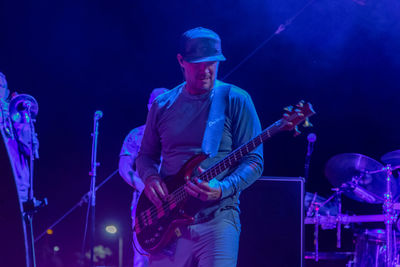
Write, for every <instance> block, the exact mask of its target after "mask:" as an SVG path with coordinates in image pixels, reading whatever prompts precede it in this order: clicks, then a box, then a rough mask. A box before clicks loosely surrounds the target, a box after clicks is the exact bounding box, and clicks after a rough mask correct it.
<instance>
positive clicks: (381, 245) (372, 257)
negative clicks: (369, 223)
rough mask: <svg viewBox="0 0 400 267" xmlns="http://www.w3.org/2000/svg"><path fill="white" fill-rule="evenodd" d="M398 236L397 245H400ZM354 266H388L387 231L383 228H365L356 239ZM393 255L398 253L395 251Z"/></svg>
mask: <svg viewBox="0 0 400 267" xmlns="http://www.w3.org/2000/svg"><path fill="white" fill-rule="evenodd" d="M398 241H399V237H398V236H397V237H396V246H397V247H398V246H399V242H398ZM356 242H357V243H356V253H355V258H354V265H353V266H354V267H386V266H387V264H386V231H385V230H382V229H370V230H368V229H367V230H365V231H364V232H363V233H362V234H360V235H359V236H358V237H357V239H356ZM393 257H394V258H395V257H396V253H394V252H393Z"/></svg>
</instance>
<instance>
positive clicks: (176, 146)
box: [136, 81, 263, 217]
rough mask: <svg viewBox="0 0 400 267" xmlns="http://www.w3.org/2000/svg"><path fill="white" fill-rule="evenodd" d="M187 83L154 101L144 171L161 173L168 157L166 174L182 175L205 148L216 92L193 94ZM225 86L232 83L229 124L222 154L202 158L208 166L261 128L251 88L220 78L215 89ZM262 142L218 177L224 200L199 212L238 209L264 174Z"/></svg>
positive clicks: (142, 155) (142, 156) (141, 161)
mask: <svg viewBox="0 0 400 267" xmlns="http://www.w3.org/2000/svg"><path fill="white" fill-rule="evenodd" d="M184 86H185V83H183V84H181V85H178V86H177V87H176V88H174V89H173V90H170V91H169V92H167V93H165V94H163V95H161V96H159V97H158V98H156V100H155V101H154V103H153V105H152V107H151V109H150V112H149V114H148V117H147V121H146V125H147V126H146V129H145V132H144V137H143V140H142V145H141V148H140V151H139V155H138V157H137V159H136V167H137V171H138V172H139V176H140V177H141V178H142V179H143V180H144V181H145V180H146V178H147V177H149V176H151V175H157V174H158V166H159V164H160V160H159V159H160V156H161V157H162V158H163V161H162V164H161V167H160V173H159V175H160V176H161V177H166V176H170V175H174V174H176V173H177V172H178V171H179V170H180V168H181V167H182V166H183V165H184V163H185V162H187V161H188V160H189V159H190V158H191V157H193V156H194V155H196V154H199V153H201V152H202V150H201V146H202V141H203V135H204V131H205V126H206V123H207V119H208V113H209V110H210V106H211V96H212V91H210V92H208V93H205V94H201V95H190V94H189V93H188V92H187V91H186V90H185V89H184ZM219 86H230V87H231V88H230V91H229V97H228V103H227V105H226V109H225V116H226V118H225V123H224V129H223V133H222V138H221V142H220V146H219V150H218V154H217V155H216V156H215V157H213V158H208V159H206V160H205V161H203V162H202V163H201V167H202V168H203V169H207V168H209V167H211V166H213V165H214V164H215V163H217V162H218V161H220V160H221V159H223V158H225V157H226V156H227V155H228V154H229V153H230V152H232V151H233V150H234V149H236V148H237V147H239V146H241V145H242V144H244V143H246V142H247V141H249V140H250V139H252V138H253V137H255V136H257V135H258V134H260V133H261V126H260V121H259V119H258V116H257V113H256V110H255V107H254V104H253V102H252V100H251V98H250V96H249V94H248V93H247V92H245V91H244V90H242V89H240V88H238V87H236V86H234V85H228V84H226V83H222V82H220V81H216V84H215V87H214V88H213V90H218V87H219ZM262 170H263V153H262V146H259V147H258V148H256V149H255V150H254V151H252V152H250V153H249V154H247V155H246V156H245V157H243V159H242V161H241V162H240V164H239V165H238V166H236V167H235V168H231V169H229V170H227V171H226V172H224V173H223V174H221V175H219V176H218V177H217V179H218V180H220V185H221V189H222V197H221V200H220V201H218V202H216V203H212V205H210V206H209V207H208V208H206V209H204V210H203V211H201V212H200V213H199V214H198V216H197V217H204V216H208V215H210V214H211V213H213V212H214V211H215V210H216V209H218V208H222V207H226V206H231V207H234V208H238V197H239V194H240V192H241V191H242V190H244V189H245V188H246V187H248V186H249V185H251V184H252V183H253V182H254V181H255V180H256V179H257V178H258V177H259V176H260V175H261V173H262Z"/></svg>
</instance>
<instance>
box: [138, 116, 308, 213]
mask: <svg viewBox="0 0 400 267" xmlns="http://www.w3.org/2000/svg"><path fill="white" fill-rule="evenodd" d="M297 114H298V112H296V111H294V114H291V115H289V116H288V117H287V118H286V120H287V121H291V120H293V119H292V116H293V115H296V116H297ZM303 116H304V115H303ZM306 117H308V115H307V116H304V117H303V119H305V118H306ZM300 122H301V121H300ZM300 122H299V123H300ZM274 126H275V127H276V126H282V120H278V121H277V122H275V123H273V124H272V125H271V126H270V127H268V128H267V129H265V130H264V131H262V132H261V134H259V135H258V136H256V137H255V138H253V139H252V140H250V141H249V142H247V143H245V144H243V145H242V146H240V147H238V148H237V149H235V150H234V151H233V152H232V153H230V154H229V155H228V156H227V158H225V159H223V160H221V161H220V162H218V163H217V164H216V165H215V166H214V167H212V168H211V169H209V170H207V171H206V172H204V173H202V174H200V175H199V177H202V176H207V177H206V178H207V179H208V178H209V177H208V173H211V174H212V171H217V168H221V167H222V164H223V165H224V166H223V169H222V170H220V173H221V172H222V171H224V170H225V169H226V168H227V167H226V166H225V162H226V160H227V159H229V162H230V163H231V160H230V159H231V158H232V157H233V159H234V161H233V164H236V163H237V161H238V159H237V158H236V155H237V154H238V153H239V152H240V157H239V158H241V157H243V156H244V155H247V154H248V153H249V152H250V151H252V150H253V149H255V148H256V147H258V146H259V145H261V144H262V143H263V142H264V141H265V140H266V139H268V138H270V137H271V136H272V135H274V134H276V132H273V131H272V130H273V129H274ZM277 129H278V130H279V129H280V127H277ZM258 138H259V139H260V140H259V142H258V143H255V142H256V141H257V139H258ZM250 144H253V148H251V149H250V150H249V147H248V146H249V145H250ZM244 148H246V151H242V150H243V149H244ZM243 152H244V153H243ZM233 164H231V165H233ZM217 175H218V172H216V175H215V176H217ZM215 176H211V178H212V177H215ZM207 181H208V180H207ZM172 194H175V197H171V198H170V200H168V201H167V202H166V203H163V205H162V209H163V211H164V213H165V209H168V208H169V207H170V206H171V204H173V202H174V201H175V202H176V205H178V203H179V202H181V201H182V200H185V198H187V196H188V195H187V194H188V193H187V192H186V190H185V189H184V187H183V186H181V187H179V188H178V189H177V190H175V191H174V192H173V193H172ZM147 213H150V220H156V221H157V220H158V219H159V218H157V215H158V209H157V207H155V206H154V205H153V206H152V207H150V208H148V209H146V210H145V211H143V212H141V213H140V216H139V220H140V217H141V216H143V215H144V214H147ZM154 217H155V218H154Z"/></svg>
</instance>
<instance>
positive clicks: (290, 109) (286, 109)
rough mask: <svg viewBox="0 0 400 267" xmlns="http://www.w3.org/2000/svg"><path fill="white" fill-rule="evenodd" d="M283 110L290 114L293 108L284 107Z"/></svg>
mask: <svg viewBox="0 0 400 267" xmlns="http://www.w3.org/2000/svg"><path fill="white" fill-rule="evenodd" d="M283 110H284V111H287V112H292V111H293V106H288V107H285V108H284V109H283Z"/></svg>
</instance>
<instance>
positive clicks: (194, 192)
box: [185, 184, 200, 198]
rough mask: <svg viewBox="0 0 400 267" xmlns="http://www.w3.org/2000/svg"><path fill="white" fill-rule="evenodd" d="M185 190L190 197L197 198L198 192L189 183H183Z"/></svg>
mask: <svg viewBox="0 0 400 267" xmlns="http://www.w3.org/2000/svg"><path fill="white" fill-rule="evenodd" d="M185 190H186V192H188V194H189V195H191V196H192V197H195V198H198V197H199V195H200V192H199V191H197V190H195V189H194V188H192V187H190V185H189V184H187V185H185Z"/></svg>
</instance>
